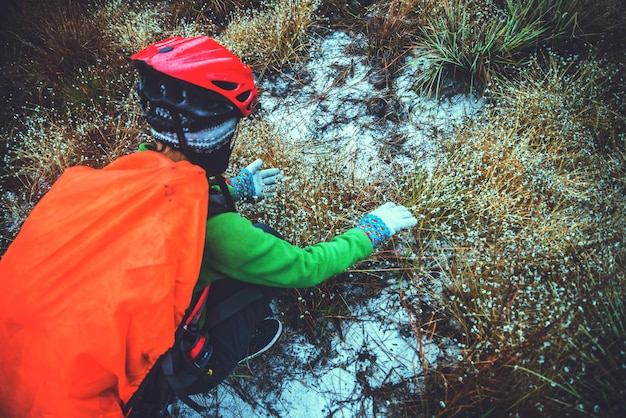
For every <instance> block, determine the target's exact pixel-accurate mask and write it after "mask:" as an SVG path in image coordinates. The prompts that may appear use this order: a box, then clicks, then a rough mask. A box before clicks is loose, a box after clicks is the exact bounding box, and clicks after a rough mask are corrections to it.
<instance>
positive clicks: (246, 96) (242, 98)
mask: <svg viewBox="0 0 626 418" xmlns="http://www.w3.org/2000/svg"><path fill="white" fill-rule="evenodd" d="M251 94H252V91H250V90H246V91H244V92H243V93H241V94H239V95H237V97H236V99H237V100H239V101H240V102H241V103H244V102H245V101H246V100H248V99H249V98H250V95H251Z"/></svg>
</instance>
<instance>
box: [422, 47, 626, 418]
mask: <svg viewBox="0 0 626 418" xmlns="http://www.w3.org/2000/svg"><path fill="white" fill-rule="evenodd" d="M550 64H551V65H549V66H548V67H547V68H546V67H540V66H538V65H534V66H532V67H531V69H530V70H529V71H527V72H525V73H524V74H523V77H522V79H521V80H520V81H509V82H505V83H503V84H502V85H501V86H498V87H497V91H496V92H495V93H494V96H495V105H494V107H493V108H492V109H491V110H490V111H489V112H488V113H487V114H486V115H485V118H484V119H483V120H481V121H478V122H474V123H470V124H468V125H467V126H466V127H464V128H463V129H461V130H460V132H458V134H457V135H455V136H454V137H452V138H450V139H449V141H448V142H447V144H446V147H447V150H448V151H447V152H446V154H445V155H446V158H447V160H446V161H445V162H444V163H442V164H441V165H440V166H439V167H438V168H437V169H436V172H435V173H434V174H433V175H432V176H430V175H427V174H420V175H419V176H418V177H416V179H415V184H414V188H413V193H414V195H413V198H414V199H415V204H416V206H417V207H419V208H420V211H421V224H420V230H421V234H422V235H421V238H426V239H429V238H430V239H431V240H434V239H439V240H441V239H443V240H445V241H446V242H448V243H449V246H450V247H452V248H455V249H456V250H455V251H454V252H453V253H451V254H450V255H449V256H448V257H447V263H446V265H445V270H444V271H445V273H446V276H447V279H446V281H447V292H446V297H445V302H444V303H445V306H446V307H447V310H448V311H449V312H450V313H451V314H452V316H453V317H454V322H455V323H456V324H458V327H459V336H458V340H459V343H460V344H461V347H462V348H463V358H462V361H461V363H460V364H459V365H458V369H456V370H453V371H451V372H450V373H447V374H444V375H442V378H441V381H442V382H445V386H442V388H443V390H442V395H441V396H442V402H443V404H445V405H446V406H445V408H444V409H443V411H442V413H445V414H446V415H447V414H450V415H454V414H461V415H463V414H470V415H472V414H475V413H478V414H486V413H489V412H494V411H498V412H497V413H496V415H498V414H503V413H504V412H505V411H507V412H511V411H514V412H518V413H522V414H523V415H529V414H530V415H533V414H544V415H545V416H559V415H560V414H561V413H564V412H567V413H572V414H574V413H576V412H577V411H579V410H580V411H586V412H588V413H598V414H599V415H602V414H607V415H610V416H617V412H618V411H622V412H623V404H622V403H621V401H620V398H621V397H623V395H624V393H623V392H624V388H623V385H622V386H621V388H619V389H618V388H616V387H615V386H614V385H615V382H616V380H619V378H618V376H619V375H620V374H621V373H623V361H624V351H623V350H622V349H621V348H619V347H620V346H621V344H622V343H620V341H622V342H623V338H624V335H625V334H624V333H623V331H624V330H623V325H624V318H623V308H621V307H620V306H619V304H618V305H616V304H615V301H616V300H620V299H622V298H623V297H624V288H623V283H624V279H625V277H624V249H623V244H622V243H623V242H624V238H625V237H624V231H625V230H626V214H625V213H624V210H623V207H624V204H625V203H626V201H625V198H624V188H623V186H624V183H623V181H621V180H620V179H622V178H623V176H624V174H625V173H624V165H623V163H624V162H623V160H620V159H619V151H615V150H614V149H611V148H607V147H605V146H603V145H602V144H603V143H604V141H603V138H598V137H596V134H597V132H598V127H599V126H609V125H612V126H623V119H621V118H620V117H616V116H615V115H614V114H612V113H611V112H609V109H610V108H611V106H612V105H614V103H610V102H602V99H603V98H604V97H603V95H602V93H601V91H602V88H601V86H602V83H603V82H604V81H605V80H606V79H607V78H608V77H609V74H607V71H606V70H605V68H606V67H604V66H603V65H602V64H600V63H598V62H596V61H593V60H587V61H583V62H580V63H576V64H574V63H573V62H571V61H567V60H566V61H561V60H558V59H555V58H553V59H552V60H551V61H550ZM622 135H623V134H622ZM616 152H617V154H616ZM427 242H429V241H427ZM430 242H433V241H430ZM426 245H428V244H426ZM591 312H594V313H598V314H599V315H598V316H596V315H591V314H590V313H591ZM605 320H608V322H609V323H610V324H611V325H607V324H604V323H603V322H604V321H605ZM593 345H597V347H595V348H594V347H593ZM599 347H602V349H600V348H599ZM581 349H582V350H581ZM583 353H584V354H583ZM591 353H593V354H591ZM609 370H612V371H611V372H609ZM590 382H594V383H593V384H590ZM618 387H619V386H618Z"/></svg>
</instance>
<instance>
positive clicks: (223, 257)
mask: <svg viewBox="0 0 626 418" xmlns="http://www.w3.org/2000/svg"><path fill="white" fill-rule="evenodd" d="M372 251H373V248H372V243H371V241H370V240H369V238H368V237H367V235H366V234H365V232H363V231H362V230H361V229H358V228H353V229H350V230H348V231H347V232H345V233H344V234H341V235H338V236H336V237H335V238H333V239H332V240H331V241H329V242H321V243H319V244H316V245H312V246H309V247H306V248H300V247H297V246H294V245H291V244H289V243H288V242H286V241H283V240H282V239H280V238H277V237H275V236H273V235H271V234H268V233H266V232H264V231H262V230H261V229H259V228H256V227H255V226H253V225H252V223H251V222H250V221H249V220H247V219H245V218H244V217H242V216H241V215H239V214H238V213H234V212H228V213H223V214H221V215H217V216H215V217H211V218H210V219H209V220H208V221H207V224H206V238H205V245H204V256H203V261H202V268H201V271H200V277H199V281H198V285H199V286H201V285H203V284H206V283H209V282H212V281H214V280H217V279H219V278H222V277H225V276H228V277H232V278H234V279H237V280H241V281H244V282H249V283H256V284H262V285H266V286H273V287H309V286H315V285H317V284H319V283H321V282H322V281H324V280H326V279H328V278H330V277H332V276H334V275H336V274H338V273H340V272H342V271H344V270H345V269H346V268H348V267H350V266H351V265H352V264H354V263H356V262H357V261H360V260H363V259H365V258H367V257H368V256H369V255H370V254H371V253H372Z"/></svg>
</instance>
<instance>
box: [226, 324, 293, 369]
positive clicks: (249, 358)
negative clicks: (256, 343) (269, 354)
mask: <svg viewBox="0 0 626 418" xmlns="http://www.w3.org/2000/svg"><path fill="white" fill-rule="evenodd" d="M276 322H277V323H278V331H277V332H276V335H274V338H272V340H271V341H270V342H269V343H268V344H267V345H266V346H265V347H263V348H262V349H261V350H259V351H257V352H256V353H254V354H251V355H249V356H247V357H244V358H242V359H241V360H239V362H238V363H237V364H241V363H245V362H247V361H248V360H252V359H253V358H256V357H258V356H260V355H261V354H263V353H265V352H266V351H267V350H269V349H270V348H272V347H273V346H274V344H276V341H278V339H279V338H280V336H281V335H282V334H283V324H282V322H280V321H276Z"/></svg>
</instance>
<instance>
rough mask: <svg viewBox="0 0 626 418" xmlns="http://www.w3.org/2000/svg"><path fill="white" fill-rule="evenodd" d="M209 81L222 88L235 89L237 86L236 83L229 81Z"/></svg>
mask: <svg viewBox="0 0 626 418" xmlns="http://www.w3.org/2000/svg"><path fill="white" fill-rule="evenodd" d="M211 83H213V84H215V85H216V86H217V87H219V88H221V89H223V90H236V89H237V87H239V84H237V83H231V82H229V81H220V80H212V81H211Z"/></svg>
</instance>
